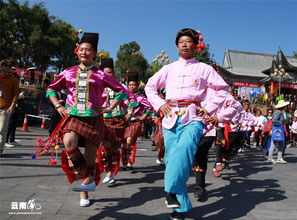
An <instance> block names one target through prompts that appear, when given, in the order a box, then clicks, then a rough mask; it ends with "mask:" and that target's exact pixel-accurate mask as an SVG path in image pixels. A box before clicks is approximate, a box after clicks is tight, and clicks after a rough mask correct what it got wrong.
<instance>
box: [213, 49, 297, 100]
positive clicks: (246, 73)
mask: <svg viewBox="0 0 297 220" xmlns="http://www.w3.org/2000/svg"><path fill="white" fill-rule="evenodd" d="M279 65H281V66H279ZM276 67H277V68H279V67H280V70H281V71H283V72H282V74H280V76H278V75H275V74H274V73H275V71H279V72H278V73H280V70H276ZM219 70H220V72H221V75H222V77H223V78H225V79H226V81H227V82H228V83H229V85H231V86H233V87H234V88H235V89H236V90H237V91H238V93H239V94H241V95H244V94H243V90H244V89H247V88H250V91H254V90H255V91H261V92H271V93H275V95H277V93H278V92H279V86H280V87H281V92H282V93H284V94H290V93H291V94H296V93H297V58H296V57H288V56H284V54H283V52H282V51H281V50H279V51H278V53H277V55H273V54H264V53H254V52H245V51H235V50H229V49H226V51H225V54H224V61H223V65H222V67H219ZM271 74H272V75H271Z"/></svg>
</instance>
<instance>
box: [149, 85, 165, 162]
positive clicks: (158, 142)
mask: <svg viewBox="0 0 297 220" xmlns="http://www.w3.org/2000/svg"><path fill="white" fill-rule="evenodd" d="M159 96H160V97H161V98H163V99H164V98H165V89H160V90H159ZM163 117H164V114H163V113H162V112H156V111H154V123H155V125H156V126H155V131H154V134H153V136H152V140H153V143H155V147H156V149H155V151H157V150H158V151H159V152H158V157H157V159H156V163H157V164H160V165H165V162H164V154H165V146H164V136H163V132H162V119H163Z"/></svg>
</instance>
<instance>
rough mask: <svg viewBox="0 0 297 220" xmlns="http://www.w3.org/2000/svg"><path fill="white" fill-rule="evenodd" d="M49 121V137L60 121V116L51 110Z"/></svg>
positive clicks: (53, 109) (54, 110)
mask: <svg viewBox="0 0 297 220" xmlns="http://www.w3.org/2000/svg"><path fill="white" fill-rule="evenodd" d="M50 118H51V120H50V121H49V129H48V132H49V134H50V135H51V134H52V132H53V131H54V130H55V128H56V127H57V125H58V124H59V122H60V121H61V120H62V117H61V115H60V114H59V112H58V111H57V110H56V109H55V108H51V114H50Z"/></svg>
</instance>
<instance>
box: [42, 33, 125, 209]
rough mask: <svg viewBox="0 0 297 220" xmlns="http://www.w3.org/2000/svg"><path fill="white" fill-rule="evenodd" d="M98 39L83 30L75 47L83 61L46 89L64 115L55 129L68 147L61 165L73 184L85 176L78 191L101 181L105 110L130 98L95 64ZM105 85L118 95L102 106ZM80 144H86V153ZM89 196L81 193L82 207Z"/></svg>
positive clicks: (91, 188) (84, 145)
mask: <svg viewBox="0 0 297 220" xmlns="http://www.w3.org/2000/svg"><path fill="white" fill-rule="evenodd" d="M98 38H99V35H98V34H97V33H84V34H83V36H82V38H81V41H80V43H79V45H78V48H77V50H76V51H77V57H78V59H79V61H80V64H79V65H78V66H74V67H70V68H67V69H66V70H64V71H63V72H61V73H60V74H59V75H58V76H57V78H56V79H55V80H54V81H53V82H52V83H51V84H50V85H49V86H48V88H47V97H49V99H50V101H51V102H52V103H53V105H54V106H55V108H56V109H57V111H58V112H59V114H60V115H61V116H62V117H63V120H62V121H61V122H60V124H59V125H58V126H57V128H56V129H58V130H59V131H61V132H58V133H57V132H53V135H55V134H59V135H60V136H62V139H63V144H64V146H65V148H66V150H65V151H62V153H61V159H62V168H63V170H64V172H65V173H66V175H67V177H68V180H69V182H70V183H72V182H73V181H74V180H78V179H82V184H81V185H78V186H76V187H74V188H73V190H74V191H79V192H85V191H95V188H96V185H97V184H98V183H99V181H100V171H99V169H96V173H95V172H94V170H95V160H96V152H97V146H98V145H99V144H100V142H101V141H102V139H103V134H104V130H103V129H104V127H103V126H104V124H103V115H102V113H109V112H112V110H113V108H115V106H116V105H117V104H118V102H120V101H121V100H125V99H127V94H126V93H125V89H124V88H123V86H122V85H121V84H120V83H119V82H117V81H116V80H115V79H114V77H113V76H112V75H110V74H107V73H105V72H103V71H101V70H99V69H98V68H96V67H95V66H94V63H93V62H94V59H95V57H96V53H97V44H98ZM64 87H66V89H67V92H68V95H67V99H66V105H65V107H64V106H63V105H62V100H58V99H57V96H56V92H58V91H60V90H61V89H63V88H64ZM106 87H109V88H111V89H113V90H114V91H115V92H117V93H119V96H118V100H117V102H115V103H113V104H112V105H110V106H109V107H108V108H103V107H102V103H103V102H102V93H103V91H104V88H106ZM53 135H52V136H53ZM52 138H56V137H52ZM79 147H85V151H84V155H83V154H82V153H81V151H80V149H79ZM86 196H87V194H85V193H81V200H80V205H81V206H88V205H90V201H89V199H88V198H87V197H86Z"/></svg>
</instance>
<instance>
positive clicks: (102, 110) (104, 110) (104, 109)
mask: <svg viewBox="0 0 297 220" xmlns="http://www.w3.org/2000/svg"><path fill="white" fill-rule="evenodd" d="M111 111H112V110H111V109H110V107H107V108H102V109H101V112H102V113H111Z"/></svg>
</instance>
